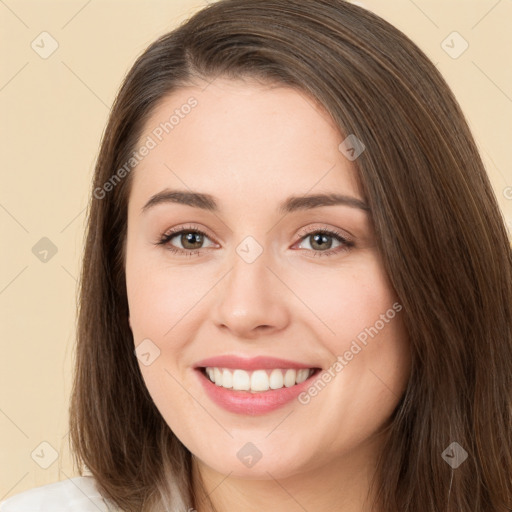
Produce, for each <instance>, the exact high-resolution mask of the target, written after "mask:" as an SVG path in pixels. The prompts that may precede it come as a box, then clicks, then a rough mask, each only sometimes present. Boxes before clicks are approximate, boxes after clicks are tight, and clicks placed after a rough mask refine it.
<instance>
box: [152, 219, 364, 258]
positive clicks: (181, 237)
mask: <svg viewBox="0 0 512 512" xmlns="http://www.w3.org/2000/svg"><path fill="white" fill-rule="evenodd" d="M174 239H176V242H177V243H178V244H180V245H181V247H176V245H174V243H176V242H174V243H173V242H172V240H174ZM205 239H206V240H210V237H209V236H208V235H207V234H206V233H205V232H204V231H202V230H201V229H199V228H198V227H196V226H188V227H183V226H182V227H178V228H174V229H172V230H170V231H167V232H166V233H164V234H163V235H162V236H161V238H160V239H159V240H158V241H157V242H156V245H163V246H165V247H166V249H167V250H169V251H171V252H173V253H177V254H181V255H184V256H192V255H194V254H200V249H204V248H205V247H203V244H204V242H205ZM333 240H334V242H333ZM298 241H299V242H301V244H302V243H304V241H305V242H308V244H309V248H307V247H306V248H304V247H299V249H301V250H306V251H308V252H311V253H313V254H312V256H330V255H334V254H338V253H341V252H345V251H348V250H350V249H351V248H352V247H354V245H355V244H354V242H353V241H352V240H349V239H348V238H347V237H345V236H343V235H342V234H341V233H340V232H338V231H336V230H330V229H318V228H317V229H311V228H309V231H305V232H304V231H303V232H301V233H300V238H299V240H298ZM333 243H334V244H336V243H337V244H338V246H337V247H335V248H334V249H333V248H332V247H333ZM212 246H215V244H214V243H212V244H211V245H210V247H212Z"/></svg>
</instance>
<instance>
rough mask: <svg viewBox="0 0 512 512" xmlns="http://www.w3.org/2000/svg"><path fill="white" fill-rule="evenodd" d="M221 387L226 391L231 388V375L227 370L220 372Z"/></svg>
mask: <svg viewBox="0 0 512 512" xmlns="http://www.w3.org/2000/svg"><path fill="white" fill-rule="evenodd" d="M222 387H223V388H228V389H229V388H232V387H233V374H232V373H231V372H230V371H229V370H224V371H223V372H222Z"/></svg>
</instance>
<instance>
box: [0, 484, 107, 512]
mask: <svg viewBox="0 0 512 512" xmlns="http://www.w3.org/2000/svg"><path fill="white" fill-rule="evenodd" d="M64 511H66V512H99V511H101V512H107V511H108V508H107V505H106V504H105V502H104V501H103V498H102V496H101V494H100V493H99V491H98V489H97V487H96V482H95V480H94V478H93V477H92V476H78V477H75V478H68V479H66V480H62V481H60V482H55V483H52V484H48V485H43V486H41V487H34V488H33V489H29V490H28V491H24V492H21V493H19V494H16V495H14V496H11V497H10V498H8V499H7V500H5V501H2V502H0V512H64Z"/></svg>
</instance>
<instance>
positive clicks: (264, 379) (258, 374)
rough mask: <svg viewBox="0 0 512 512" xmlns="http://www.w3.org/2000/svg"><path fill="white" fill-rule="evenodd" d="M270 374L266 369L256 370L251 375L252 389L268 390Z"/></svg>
mask: <svg viewBox="0 0 512 512" xmlns="http://www.w3.org/2000/svg"><path fill="white" fill-rule="evenodd" d="M268 387H269V382H268V375H267V372H266V371H265V370H256V371H255V372H252V375H251V391H267V389H268Z"/></svg>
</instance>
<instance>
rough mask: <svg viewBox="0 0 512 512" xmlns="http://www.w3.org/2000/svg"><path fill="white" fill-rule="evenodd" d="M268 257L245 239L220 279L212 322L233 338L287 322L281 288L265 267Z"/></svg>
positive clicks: (248, 238) (262, 250) (269, 254)
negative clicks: (226, 272)
mask: <svg viewBox="0 0 512 512" xmlns="http://www.w3.org/2000/svg"><path fill="white" fill-rule="evenodd" d="M271 260H272V254H271V252H270V251H269V250H266V249H265V248H264V246H263V244H262V243H259V242H258V241H256V239H254V238H253V237H250V236H249V237H246V238H245V239H243V240H242V242H240V244H239V245H238V246H237V247H236V248H235V251H234V253H233V255H232V258H231V259H230V268H231V271H230V272H229V274H228V275H227V276H226V278H225V279H223V284H222V286H221V291H220V294H219V302H218V304H217V307H216V308H215V311H216V318H215V321H216V323H217V325H219V326H221V325H223V326H225V327H227V328H229V329H230V330H232V331H233V333H234V334H236V335H237V336H250V335H251V333H252V332H253V331H255V330H256V329H257V328H258V327H261V326H266V329H267V330H268V329H270V328H272V329H281V328H283V326H284V325H285V324H286V322H287V320H288V311H287V306H286V296H285V293H284V290H283V289H282V288H283V285H282V283H280V282H279V280H278V279H277V278H276V277H275V276H274V275H273V273H272V272H271V271H270V270H269V268H268V267H271V266H272V261H271Z"/></svg>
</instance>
